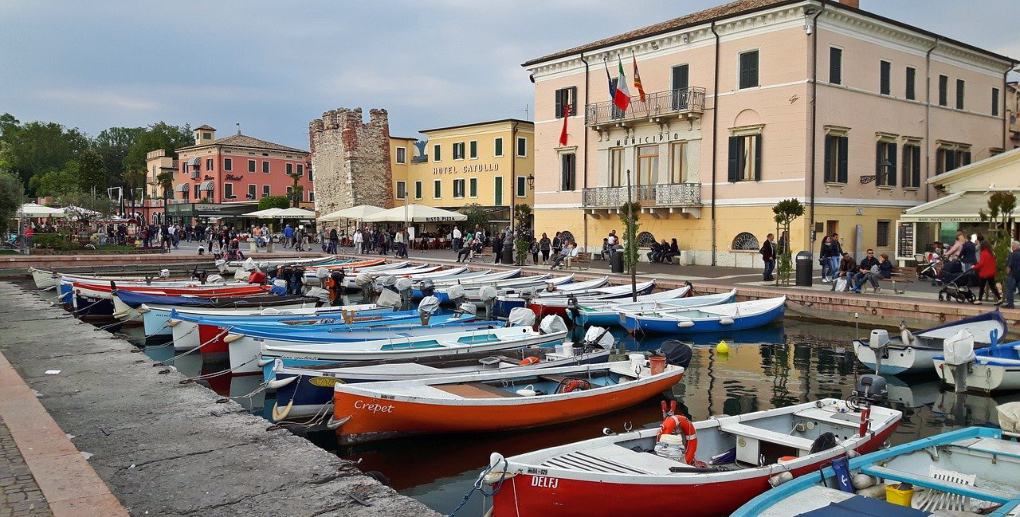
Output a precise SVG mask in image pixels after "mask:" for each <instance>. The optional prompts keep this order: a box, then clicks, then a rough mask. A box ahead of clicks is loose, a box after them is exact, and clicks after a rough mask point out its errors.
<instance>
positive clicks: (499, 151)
mask: <svg viewBox="0 0 1020 517" xmlns="http://www.w3.org/2000/svg"><path fill="white" fill-rule="evenodd" d="M495 151H496V156H503V139H502V138H497V139H496V150H495Z"/></svg>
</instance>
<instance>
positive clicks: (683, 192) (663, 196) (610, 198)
mask: <svg viewBox="0 0 1020 517" xmlns="http://www.w3.org/2000/svg"><path fill="white" fill-rule="evenodd" d="M631 198H632V199H633V200H634V201H636V202H638V203H640V204H641V209H642V211H648V212H652V213H653V214H658V213H660V210H658V209H669V210H668V212H669V213H672V212H673V211H674V210H673V209H675V208H680V209H697V208H698V207H700V206H701V184H700V183H673V184H663V185H644V186H632V187H631ZM581 202H582V205H583V207H584V208H585V209H586V210H588V211H589V213H592V214H597V213H599V212H600V211H610V212H614V211H616V210H617V209H619V208H620V207H622V206H623V205H624V204H625V203H626V202H627V187H595V188H586V189H584V192H583V195H582V201H581ZM687 211H690V210H683V212H687Z"/></svg>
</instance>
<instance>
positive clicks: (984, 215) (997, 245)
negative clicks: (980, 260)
mask: <svg viewBox="0 0 1020 517" xmlns="http://www.w3.org/2000/svg"><path fill="white" fill-rule="evenodd" d="M1015 210H1016V196H1015V195H1013V193H1012V192H1007V191H998V192H993V193H992V195H990V196H988V211H987V212H986V211H984V210H981V212H979V214H980V215H981V220H982V221H985V222H987V223H989V227H990V229H991V230H992V231H991V235H990V236H989V240H990V241H991V242H992V252H993V253H994V254H995V262H996V267H995V270H996V275H995V278H996V280H997V281H1000V282H1001V281H1004V280H1005V275H1006V260H1007V259H1008V257H1009V253H1010V241H1011V240H1012V237H1011V236H1010V232H1009V226H1010V222H1011V221H1012V219H1013V212H1014V211H1015Z"/></svg>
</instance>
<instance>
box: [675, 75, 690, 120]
mask: <svg viewBox="0 0 1020 517" xmlns="http://www.w3.org/2000/svg"><path fill="white" fill-rule="evenodd" d="M690 70H691V69H690V67H689V66H688V65H677V66H674V67H673V74H672V80H671V86H672V90H673V95H672V97H673V109H675V110H682V109H687V107H688V106H690V93H689V92H688V91H687V90H688V89H690V87H691V83H690Z"/></svg>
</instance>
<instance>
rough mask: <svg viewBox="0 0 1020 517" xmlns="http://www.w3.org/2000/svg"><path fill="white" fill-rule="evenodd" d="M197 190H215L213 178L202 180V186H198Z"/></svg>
mask: <svg viewBox="0 0 1020 517" xmlns="http://www.w3.org/2000/svg"><path fill="white" fill-rule="evenodd" d="M199 190H204V191H206V192H212V191H214V190H216V182H214V181H213V180H206V181H203V182H202V186H201V187H199Z"/></svg>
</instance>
